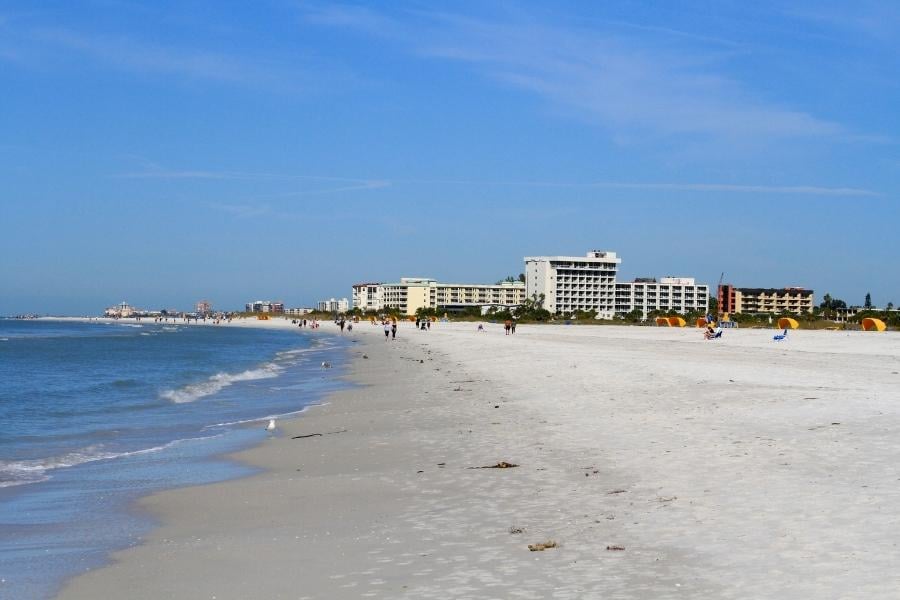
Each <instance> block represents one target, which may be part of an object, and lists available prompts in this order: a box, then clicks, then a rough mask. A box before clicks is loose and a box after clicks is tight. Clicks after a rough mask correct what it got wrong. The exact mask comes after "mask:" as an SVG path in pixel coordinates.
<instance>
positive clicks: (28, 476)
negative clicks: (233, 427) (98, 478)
mask: <svg viewBox="0 0 900 600" xmlns="http://www.w3.org/2000/svg"><path fill="white" fill-rule="evenodd" d="M216 437H219V436H218V435H211V436H203V437H196V438H184V439H181V440H174V441H171V442H168V443H166V444H163V445H161V446H153V447H152V448H143V449H141V450H131V451H127V452H110V451H104V450H103V449H102V448H103V447H102V445H95V446H88V447H86V448H82V449H81V450H76V451H74V452H69V453H67V454H63V455H61V456H51V457H48V458H37V459H34V460H20V461H10V462H2V461H0V488H4V487H12V486H15V485H26V484H29V483H39V482H41V481H47V479H49V478H50V476H49V475H48V474H47V471H52V470H54V469H66V468H69V467H75V466H77V465H83V464H85V463H89V462H96V461H98V460H112V459H114V458H124V457H126V456H138V455H141V454H151V453H154V452H159V451H161V450H166V449H167V448H171V447H172V446H175V445H178V444H180V443H182V442H192V441H198V440H209V439H213V438H216ZM7 477H11V478H7Z"/></svg>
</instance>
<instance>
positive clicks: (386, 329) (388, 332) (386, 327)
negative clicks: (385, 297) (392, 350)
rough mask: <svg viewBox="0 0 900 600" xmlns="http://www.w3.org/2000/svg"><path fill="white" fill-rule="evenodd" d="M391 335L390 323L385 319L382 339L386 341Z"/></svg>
mask: <svg viewBox="0 0 900 600" xmlns="http://www.w3.org/2000/svg"><path fill="white" fill-rule="evenodd" d="M390 335H391V324H390V323H389V322H388V321H387V319H385V321H384V341H388V339H389V338H390Z"/></svg>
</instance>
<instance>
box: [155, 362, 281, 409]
mask: <svg viewBox="0 0 900 600" xmlns="http://www.w3.org/2000/svg"><path fill="white" fill-rule="evenodd" d="M281 370H282V367H280V366H278V365H276V364H275V363H268V364H266V365H264V366H263V367H262V368H261V369H250V370H248V371H244V372H242V373H234V374H232V373H216V374H215V375H213V376H212V377H210V378H209V379H207V380H206V381H203V382H201V383H190V384H188V385H186V386H184V387H181V388H178V389H177V390H166V391H164V392H161V393H160V395H159V397H160V398H163V399H165V400H169V401H171V402H174V403H176V404H182V403H184V402H194V401H195V400H199V399H200V398H204V397H206V396H209V395H211V394H215V393H216V392H219V391H221V390H223V389H224V388H226V387H228V386H230V385H231V384H233V383H234V382H236V381H253V380H254V379H270V378H272V377H278V373H279V371H281Z"/></svg>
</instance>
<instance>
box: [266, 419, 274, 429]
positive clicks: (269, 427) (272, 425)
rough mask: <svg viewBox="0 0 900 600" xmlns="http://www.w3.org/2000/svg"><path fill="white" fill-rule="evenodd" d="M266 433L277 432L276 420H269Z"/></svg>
mask: <svg viewBox="0 0 900 600" xmlns="http://www.w3.org/2000/svg"><path fill="white" fill-rule="evenodd" d="M266 431H275V419H269V424H268V425H266Z"/></svg>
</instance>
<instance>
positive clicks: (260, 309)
mask: <svg viewBox="0 0 900 600" xmlns="http://www.w3.org/2000/svg"><path fill="white" fill-rule="evenodd" d="M244 308H245V309H246V312H254V313H283V312H284V302H271V301H270V300H256V301H255V302H248V303H247V304H245V305H244Z"/></svg>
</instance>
